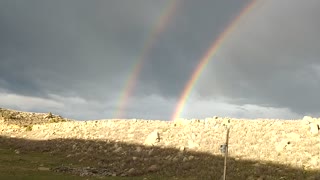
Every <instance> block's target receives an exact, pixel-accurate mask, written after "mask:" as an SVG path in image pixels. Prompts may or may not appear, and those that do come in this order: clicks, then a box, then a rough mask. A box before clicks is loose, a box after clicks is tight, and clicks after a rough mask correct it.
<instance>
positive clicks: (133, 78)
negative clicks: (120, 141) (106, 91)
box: [114, 0, 179, 118]
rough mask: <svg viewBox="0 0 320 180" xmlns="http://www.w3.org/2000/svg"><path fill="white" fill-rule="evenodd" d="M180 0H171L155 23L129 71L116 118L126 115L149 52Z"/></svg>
mask: <svg viewBox="0 0 320 180" xmlns="http://www.w3.org/2000/svg"><path fill="white" fill-rule="evenodd" d="M178 1H179V0H169V2H168V5H167V6H166V7H165V8H164V11H163V13H161V15H160V16H159V18H158V20H157V21H156V23H155V25H154V26H153V29H152V30H151V32H150V34H149V36H148V38H147V40H146V41H145V44H144V47H143V49H142V53H141V55H140V56H139V58H138V60H137V61H136V62H135V63H134V65H133V68H132V70H131V71H130V73H129V76H128V79H127V80H126V82H125V86H124V88H123V90H122V92H121V95H120V98H119V101H118V105H117V110H116V112H115V114H114V118H122V117H123V116H124V112H125V109H126V107H127V105H128V103H129V98H130V96H131V94H132V93H133V91H134V88H135V85H136V83H137V79H138V77H139V75H140V72H141V70H142V67H143V64H144V62H145V60H146V59H147V57H148V54H149V53H150V50H151V48H152V46H153V45H154V43H155V41H156V40H157V38H158V36H159V35H160V34H161V33H162V32H163V31H164V29H165V28H166V27H167V26H168V24H169V22H170V19H171V17H172V16H173V15H174V13H175V12H176V9H177V6H178Z"/></svg>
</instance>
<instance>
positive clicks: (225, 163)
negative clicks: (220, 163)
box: [223, 126, 230, 180]
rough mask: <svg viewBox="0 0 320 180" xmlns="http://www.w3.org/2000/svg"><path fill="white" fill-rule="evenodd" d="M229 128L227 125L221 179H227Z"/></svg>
mask: <svg viewBox="0 0 320 180" xmlns="http://www.w3.org/2000/svg"><path fill="white" fill-rule="evenodd" d="M229 129H230V127H229V126H227V137H226V147H225V148H226V149H225V154H224V169H223V180H226V179H227V158H228V144H229Z"/></svg>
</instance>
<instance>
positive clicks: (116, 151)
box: [113, 147, 122, 153]
mask: <svg viewBox="0 0 320 180" xmlns="http://www.w3.org/2000/svg"><path fill="white" fill-rule="evenodd" d="M121 150H122V147H118V148H117V149H116V150H114V151H113V152H115V153H118V152H120V151H121Z"/></svg>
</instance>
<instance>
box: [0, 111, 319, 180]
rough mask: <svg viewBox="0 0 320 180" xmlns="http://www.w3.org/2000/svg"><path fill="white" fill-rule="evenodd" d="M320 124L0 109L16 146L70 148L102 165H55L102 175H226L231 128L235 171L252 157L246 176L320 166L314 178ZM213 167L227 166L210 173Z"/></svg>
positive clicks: (7, 137) (4, 139) (1, 131)
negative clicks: (72, 116)
mask: <svg viewBox="0 0 320 180" xmlns="http://www.w3.org/2000/svg"><path fill="white" fill-rule="evenodd" d="M319 125H320V119H317V118H312V117H308V116H306V117H304V118H303V119H301V120H265V119H256V120H246V119H230V118H220V117H213V118H206V119H203V120H197V119H193V120H184V119H180V120H177V121H174V122H166V121H159V120H137V119H130V120H95V121H72V120H69V119H65V118H62V117H61V116H56V115H53V114H51V113H42V114H40V113H27V112H18V111H12V110H6V109H0V137H1V138H0V143H6V144H9V145H12V146H14V147H15V148H16V151H17V153H23V152H24V151H44V152H45V151H46V152H47V151H49V152H51V153H52V154H55V153H59V152H62V151H63V152H66V153H67V154H66V158H70V159H72V158H73V159H76V160H77V161H79V162H85V161H88V162H91V164H92V162H94V163H95V164H96V166H95V167H75V166H60V167H56V168H53V169H52V170H54V171H60V172H69V173H75V174H79V175H97V174H98V175H101V176H134V175H141V174H145V173H157V172H158V173H159V175H168V176H171V175H179V173H183V174H184V175H185V176H186V177H188V176H191V175H192V174H195V173H198V174H209V175H210V178H213V179H214V177H221V175H219V173H221V171H222V169H223V154H222V153H221V151H220V146H221V145H222V144H224V143H225V139H226V138H225V136H226V128H227V127H229V128H230V137H229V157H230V160H229V161H230V165H229V167H228V168H229V172H232V173H231V174H233V175H231V176H233V177H234V178H236V177H240V175H239V176H237V173H239V174H241V173H242V172H240V171H243V169H242V168H244V167H243V166H244V165H246V163H247V162H248V163H249V162H254V163H251V165H250V167H251V168H250V171H249V170H248V172H246V173H244V175H243V176H245V177H246V179H259V178H260V179H272V178H271V176H272V175H271V174H272V173H278V174H281V171H283V172H282V174H281V176H283V177H285V176H286V173H291V171H290V172H289V170H288V168H291V169H292V168H293V169H295V171H296V172H299V173H301V174H294V175H292V176H290V175H288V177H297V178H296V179H304V178H305V176H304V175H303V173H304V171H310V172H311V171H312V172H317V173H315V175H313V176H310V177H308V179H312V178H313V179H317V178H320V176H318V175H319V171H320V154H319V152H320V135H319ZM23 139H28V141H26V140H23ZM209 160H210V161H209ZM204 163H207V164H204ZM268 163H273V164H276V165H272V166H274V167H276V166H277V165H279V168H278V170H277V168H273V169H272V168H269V169H268V166H267V165H266V164H268ZM249 164H250V163H249ZM207 166H208V167H207ZM209 166H211V167H209ZM280 167H282V168H280ZM206 168H207V169H206ZM210 168H220V170H219V171H217V172H215V174H210V171H211V170H210ZM246 168H247V167H246ZM268 171H270V172H268ZM271 171H272V172H271ZM274 171H276V172H274ZM295 171H292V172H295ZM212 172H213V171H212ZM269 174H270V177H269ZM209 175H208V177H209ZM243 176H242V175H241V177H243ZM203 177H206V176H204V175H203ZM268 177H269V178H268ZM283 179H286V178H283ZM287 179H290V178H287ZM294 179H295V178H294Z"/></svg>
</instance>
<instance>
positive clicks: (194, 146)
mask: <svg viewBox="0 0 320 180" xmlns="http://www.w3.org/2000/svg"><path fill="white" fill-rule="evenodd" d="M198 147H199V144H198V143H195V142H193V141H192V140H189V141H188V148H190V149H195V148H198Z"/></svg>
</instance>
